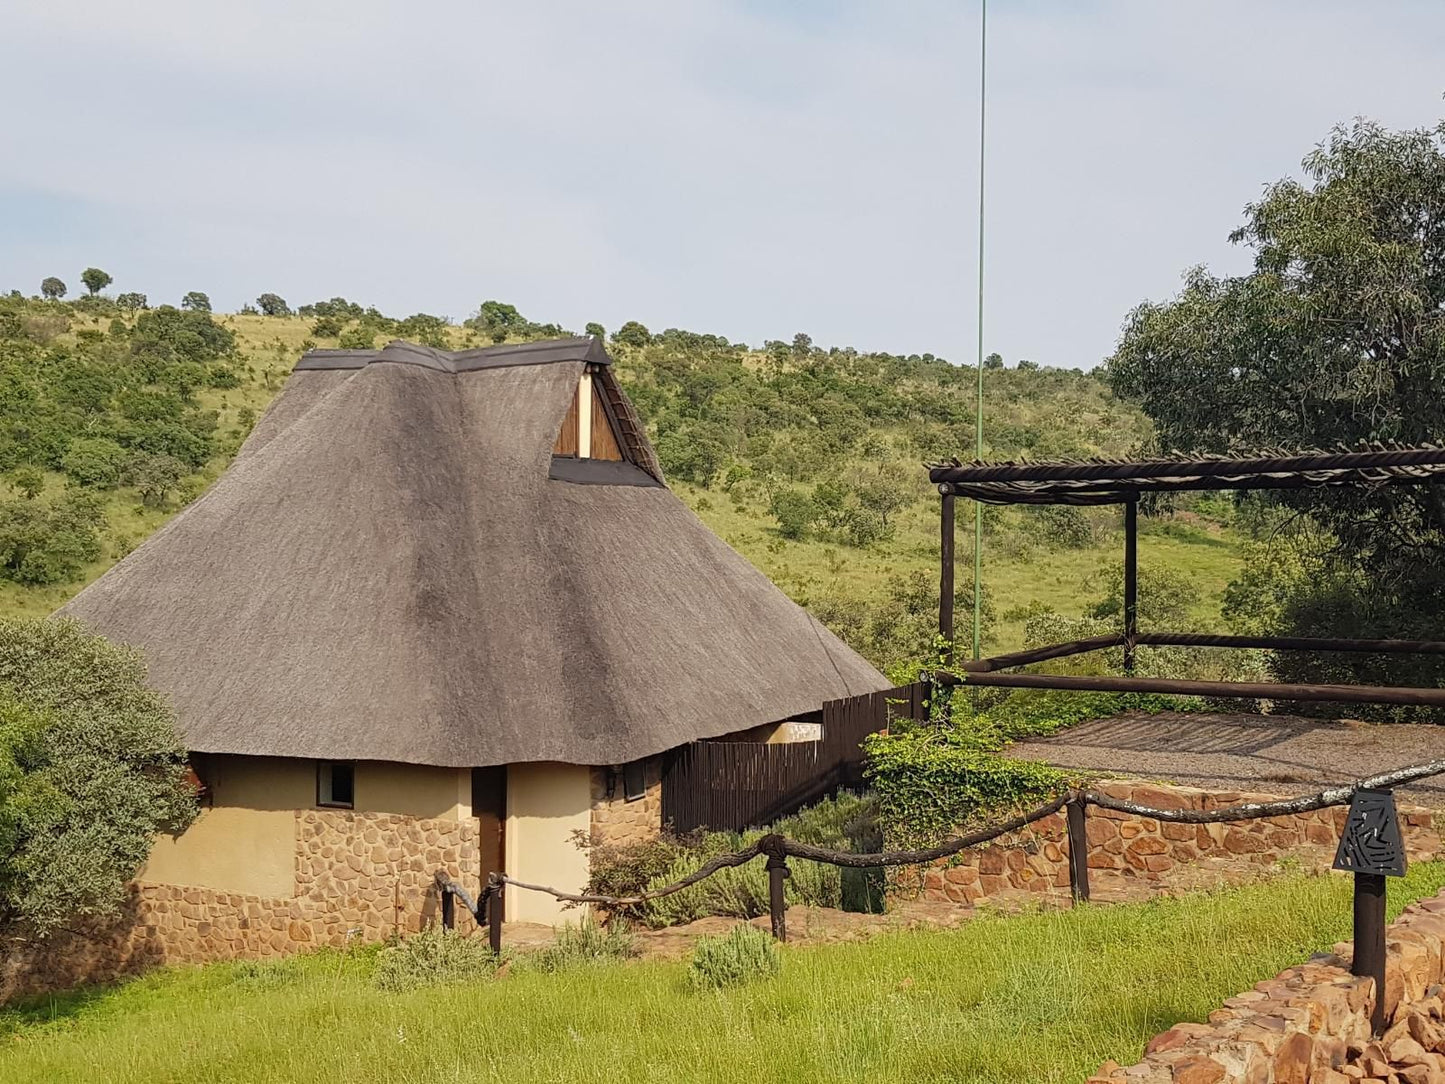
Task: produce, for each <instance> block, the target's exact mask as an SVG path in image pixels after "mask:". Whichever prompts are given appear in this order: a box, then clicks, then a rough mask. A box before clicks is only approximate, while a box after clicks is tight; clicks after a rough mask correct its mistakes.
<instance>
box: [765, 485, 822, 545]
mask: <svg viewBox="0 0 1445 1084" xmlns="http://www.w3.org/2000/svg"><path fill="white" fill-rule="evenodd" d="M768 511H769V512H770V513H771V514H772V517H773V519H775V520H776V521H777V524H778V534H780V535H782V536H783V537H784V538H790V539H792V540H794V541H797V540H798V539H800V538H806V537H807V536H808V531H809V530H811V529H812V526H813V523H814V522H815V521H816V520H817V518H818V506H817V505H816V504H815V503H814V502H813V498H812V497H811V496H810V495H809V494H807V493H803V492H801V491H800V490H796V489H780V490H778V492H777V493H775V494H773V499H772V500H771V501H770V502H769V504H768Z"/></svg>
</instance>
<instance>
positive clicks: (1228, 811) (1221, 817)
mask: <svg viewBox="0 0 1445 1084" xmlns="http://www.w3.org/2000/svg"><path fill="white" fill-rule="evenodd" d="M1435 775H1445V760H1432V761H1429V762H1428V763H1425V764H1419V765H1415V766H1413V767H1409V768H1397V769H1395V770H1393V771H1389V772H1382V773H1381V774H1379V775H1373V776H1370V777H1368V778H1366V779H1361V780H1358V781H1357V782H1354V783H1350V784H1348V785H1346V786H1339V787H1327V788H1325V789H1324V790H1322V791H1319V792H1318V793H1316V794H1306V795H1300V796H1299V797H1296V798H1285V799H1282V800H1280V801H1277V802H1244V803H1241V804H1239V805H1234V806H1227V807H1225V808H1223V809H1157V808H1155V807H1153V806H1146V805H1140V804H1138V803H1136V802H1128V801H1125V800H1123V799H1121V798H1111V797H1110V796H1109V795H1107V794H1102V793H1100V792H1098V791H1094V790H1088V789H1083V790H1076V789H1070V790H1067V791H1064V792H1063V793H1062V794H1060V795H1058V796H1057V797H1055V798H1053V799H1052V800H1051V801H1048V802H1045V803H1044V804H1043V805H1041V806H1039V807H1038V808H1036V809H1033V810H1031V811H1030V812H1028V813H1022V814H1020V815H1018V816H1016V817H1013V818H1010V819H1009V820H1006V821H1003V822H1001V823H999V824H996V825H992V826H990V827H987V828H981V829H979V830H978V831H976V832H970V833H968V834H967V835H962V836H956V837H954V838H953V839H950V840H946V841H944V842H943V843H940V844H938V845H936V846H933V847H924V848H921V849H918V850H911V851H881V852H874V853H871V854H856V853H853V852H849V851H834V850H829V849H828V848H826V847H816V846H814V845H812V844H810V843H800V842H798V841H797V840H793V839H788V838H787V837H786V836H782V835H776V834H771V835H766V836H763V837H762V838H761V839H758V840H756V841H755V842H753V843H751V844H749V845H748V846H746V847H744V848H743V849H742V850H740V851H736V852H733V853H730V854H722V855H718V856H716V857H715V858H713V859H711V860H710V861H708V862H707V863H706V864H705V865H703V866H701V867H699V868H698V869H697V870H695V871H694V872H692V873H690V874H688V875H687V876H686V877H683V878H681V879H680V880H677V881H674V882H673V883H671V884H668V885H664V886H663V887H661V888H656V889H653V890H651V891H649V892H642V893H639V894H637V895H635V896H604V895H599V894H594V893H575V892H563V891H562V890H560V889H557V888H552V887H550V886H548V885H538V884H530V883H528V882H526V881H519V880H516V879H515V878H513V877H509V876H508V875H507V874H505V873H493V874H491V875H490V878H489V880H488V884H487V886H486V888H485V889H484V890H483V892H482V896H481V899H480V900H478V901H477V903H476V904H473V903H472V901H471V898H470V897H469V896H468V895H467V894H466V891H465V890H464V889H463V888H462V886H461V885H459V884H457V883H456V881H454V880H452V879H451V877H450V876H449V875H447V874H446V873H445V871H441V870H439V871H438V872H437V875H436V883H437V887H438V888H439V889H441V890H443V891H451V892H453V893H456V894H457V895H458V896H459V897H460V898H461V900H462V902H463V903H465V904H466V905H467V907H468V909H469V910H471V911H472V913H473V914H474V915H480V914H481V913H482V909H483V908H484V906H485V905H486V902H487V900H488V898H489V897H490V896H491V895H492V894H493V893H495V892H498V891H500V890H501V888H502V886H503V885H511V886H513V887H514V888H523V889H526V890H528V891H530V892H544V893H546V894H547V895H550V896H554V897H555V898H557V899H559V900H562V901H563V902H565V903H595V904H598V905H600V906H604V907H611V908H620V907H635V906H637V905H638V904H642V903H646V902H647V901H649V900H655V899H660V898H661V897H663V896H670V895H672V894H673V893H674V892H681V891H682V890H683V889H684V888H689V887H691V886H692V885H695V884H697V883H698V882H699V881H702V880H705V879H707V878H708V877H711V876H712V875H713V874H714V873H717V872H718V871H719V870H721V869H726V868H728V867H732V866H741V865H743V864H745V863H747V862H750V861H752V860H753V859H754V858H757V857H758V856H759V855H767V856H769V857H770V858H785V857H791V858H803V859H807V860H808V861H810V862H824V863H827V864H829V865H834V866H846V867H849V868H851V869H876V868H878V867H882V866H918V865H925V864H927V863H929V862H934V861H936V860H938V859H940V858H947V857H949V856H950V855H954V854H957V853H958V852H959V851H963V850H967V849H968V848H970V847H977V846H979V845H980V844H983V843H988V842H990V841H991V840H994V839H997V838H998V837H999V836H1002V835H1007V834H1008V833H1009V832H1016V831H1018V830H1019V829H1020V828H1024V827H1026V826H1028V825H1030V824H1032V823H1033V822H1034V821H1038V820H1042V819H1043V818H1044V817H1047V816H1049V815H1051V814H1053V813H1057V812H1058V811H1059V810H1061V809H1063V808H1064V807H1065V806H1066V805H1069V804H1070V803H1074V802H1077V803H1080V804H1081V805H1085V806H1088V805H1095V806H1098V807H1100V808H1101V809H1112V810H1114V811H1116V812H1120V813H1131V814H1133V815H1135V816H1139V817H1149V818H1152V819H1154V820H1160V821H1172V822H1175V823H1183V824H1221V823H1229V822H1232V821H1244V820H1258V819H1260V818H1263V817H1281V816H1289V815H1291V814H1295V813H1308V812H1312V811H1313V810H1316V809H1327V808H1329V807H1331V806H1338V805H1345V804H1347V803H1348V802H1349V801H1350V800H1351V799H1352V798H1353V797H1354V796H1355V792H1356V791H1358V790H1385V789H1389V788H1392V787H1398V786H1404V785H1405V784H1408V783H1413V782H1416V781H1418V780H1420V779H1426V778H1429V777H1430V776H1435Z"/></svg>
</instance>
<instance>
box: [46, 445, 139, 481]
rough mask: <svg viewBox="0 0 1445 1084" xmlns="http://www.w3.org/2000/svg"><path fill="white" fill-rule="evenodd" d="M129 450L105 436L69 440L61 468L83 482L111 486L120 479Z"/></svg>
mask: <svg viewBox="0 0 1445 1084" xmlns="http://www.w3.org/2000/svg"><path fill="white" fill-rule="evenodd" d="M127 458H128V453H127V452H126V450H125V449H124V448H122V447H121V446H120V445H119V444H117V443H116V442H115V441H113V440H107V439H106V438H105V437H82V438H81V439H80V440H74V441H71V443H70V448H69V449H68V450H67V451H66V453H65V456H64V458H62V459H61V461H60V466H61V468H62V469H63V470H64V471H65V473H66V474H68V475H70V477H71V478H73V479H75V480H76V481H77V482H79V483H80V484H81V485H83V486H93V487H95V488H96V489H112V488H114V487H115V486H116V485H117V484H118V483H119V482H120V476H121V472H122V471H123V470H124V469H125V464H126V460H127Z"/></svg>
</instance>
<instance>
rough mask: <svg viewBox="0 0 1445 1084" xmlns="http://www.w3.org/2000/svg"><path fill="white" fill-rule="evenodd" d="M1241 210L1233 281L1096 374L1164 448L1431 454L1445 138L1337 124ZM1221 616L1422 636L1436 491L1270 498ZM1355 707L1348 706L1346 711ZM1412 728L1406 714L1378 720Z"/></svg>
mask: <svg viewBox="0 0 1445 1084" xmlns="http://www.w3.org/2000/svg"><path fill="white" fill-rule="evenodd" d="M1304 166H1305V171H1306V173H1307V175H1308V178H1309V183H1300V182H1297V181H1293V180H1289V181H1281V182H1279V183H1277V184H1274V185H1271V186H1270V187H1268V188H1267V189H1266V190H1265V192H1264V195H1263V197H1262V198H1261V199H1260V200H1259V201H1258V202H1257V203H1254V204H1252V205H1251V206H1250V207H1248V208H1247V209H1246V216H1245V222H1244V225H1242V226H1241V227H1240V228H1239V229H1238V230H1237V231H1235V233H1234V240H1236V241H1237V242H1239V243H1242V244H1245V245H1247V246H1249V248H1251V249H1252V250H1253V252H1254V268H1253V270H1252V271H1251V272H1250V273H1249V274H1247V275H1240V276H1236V277H1230V278H1222V279H1221V278H1217V277H1215V276H1213V275H1210V274H1208V273H1206V272H1204V271H1203V270H1198V271H1195V272H1194V273H1192V274H1191V275H1190V277H1189V280H1188V282H1187V285H1186V287H1185V289H1184V291H1183V292H1182V293H1181V294H1180V295H1179V296H1178V297H1177V298H1174V299H1173V300H1171V301H1168V302H1165V303H1163V304H1145V305H1141V306H1140V307H1139V308H1138V309H1137V310H1136V311H1135V312H1134V313H1133V314H1132V316H1131V317H1130V319H1129V322H1128V324H1127V326H1126V328H1125V331H1124V336H1123V339H1122V340H1121V342H1120V344H1119V348H1118V351H1117V353H1116V354H1115V355H1114V357H1113V358H1112V359H1110V361H1109V375H1110V379H1111V381H1112V383H1113V385H1114V386H1115V387H1116V388H1117V389H1118V390H1119V391H1120V392H1121V393H1122V394H1124V395H1127V396H1128V397H1130V398H1131V399H1133V400H1137V401H1138V402H1140V403H1142V405H1143V407H1144V409H1145V411H1146V412H1147V413H1148V414H1149V416H1150V417H1151V418H1152V420H1153V421H1154V423H1155V425H1156V427H1157V434H1158V437H1157V439H1158V441H1159V443H1160V445H1161V446H1162V447H1166V448H1179V449H1184V450H1189V451H1200V452H1220V451H1229V450H1232V449H1234V448H1236V447H1241V446H1243V447H1249V446H1259V445H1261V444H1263V445H1275V446H1282V447H1300V446H1305V447H1310V446H1326V447H1329V446H1333V445H1335V444H1336V443H1340V444H1346V445H1348V446H1350V447H1355V448H1358V447H1360V446H1361V445H1364V444H1370V443H1374V442H1400V443H1404V444H1415V443H1420V442H1426V441H1428V442H1436V443H1438V442H1441V441H1445V417H1442V413H1441V403H1442V402H1445V203H1442V201H1441V192H1442V191H1445V124H1441V125H1439V126H1437V127H1435V128H1433V129H1423V130H1419V131H1407V132H1391V131H1388V130H1386V129H1383V128H1381V127H1380V126H1378V125H1376V124H1372V123H1368V122H1364V121H1360V122H1357V123H1355V124H1354V125H1353V126H1351V127H1347V128H1344V127H1342V128H1339V129H1337V130H1336V131H1335V132H1334V133H1332V135H1331V136H1330V138H1329V139H1328V140H1327V141H1326V142H1325V143H1324V144H1323V145H1322V146H1320V147H1319V148H1318V149H1317V150H1316V151H1315V152H1314V153H1312V154H1311V155H1309V156H1308V157H1307V158H1306V159H1305V162H1304ZM1271 505H1272V508H1273V510H1274V512H1275V516H1274V518H1275V529H1274V530H1272V531H1271V532H1270V534H1269V536H1268V538H1269V543H1270V544H1268V545H1264V544H1258V545H1253V546H1250V547H1249V548H1248V549H1247V550H1246V556H1247V565H1246V569H1245V573H1244V575H1243V577H1242V578H1241V579H1240V581H1239V582H1238V585H1237V586H1235V587H1233V588H1232V589H1231V591H1230V594H1229V598H1228V603H1229V605H1228V607H1227V615H1228V616H1229V618H1230V619H1231V621H1232V623H1234V624H1235V625H1237V626H1239V627H1241V628H1244V629H1246V630H1248V631H1255V632H1269V633H1282V634H1289V635H1306V636H1321V635H1341V634H1344V635H1349V636H1365V637H1390V636H1395V637H1402V638H1406V639H1416V638H1418V639H1430V638H1434V637H1436V636H1438V634H1439V617H1440V613H1441V612H1442V610H1445V490H1442V487H1441V486H1440V485H1438V484H1433V485H1424V486H1399V487H1381V488H1378V489H1364V488H1354V489H1348V490H1341V491H1338V492H1333V493H1320V492H1310V491H1301V492H1282V493H1281V494H1280V495H1278V496H1277V497H1276V498H1274V499H1273V500H1272V502H1271ZM1272 665H1273V666H1274V668H1275V669H1276V671H1277V672H1278V673H1279V674H1280V676H1281V677H1282V678H1283V679H1284V680H1287V681H1343V682H1352V681H1354V682H1373V683H1379V684H1390V683H1396V684H1404V685H1424V686H1433V685H1437V684H1440V683H1441V681H1442V680H1445V662H1442V660H1441V659H1439V658H1438V657H1431V656H1427V655H1422V656H1409V655H1394V656H1388V655H1386V656H1374V655H1336V656H1324V657H1321V656H1317V655H1308V656H1304V655H1290V654H1283V655H1281V656H1280V657H1279V658H1277V659H1275V660H1273V661H1272ZM1350 710H1351V711H1356V710H1358V709H1357V708H1356V707H1355V706H1353V705H1352V706H1351V709H1350ZM1374 710H1375V711H1376V712H1377V713H1378V715H1379V717H1381V718H1395V719H1400V718H1408V717H1412V716H1413V715H1415V714H1418V710H1417V709H1411V708H1405V707H1390V708H1377V709H1374Z"/></svg>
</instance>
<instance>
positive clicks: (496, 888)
mask: <svg viewBox="0 0 1445 1084" xmlns="http://www.w3.org/2000/svg"><path fill="white" fill-rule="evenodd" d="M487 889H488V893H487V942H488V944H489V945H490V946H491V949H492V955H493V956H500V955H501V954H502V882H500V881H498V880H497V875H496V874H495V873H494V874H492V875H491V878H490V883H489V884H488V885H487Z"/></svg>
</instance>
